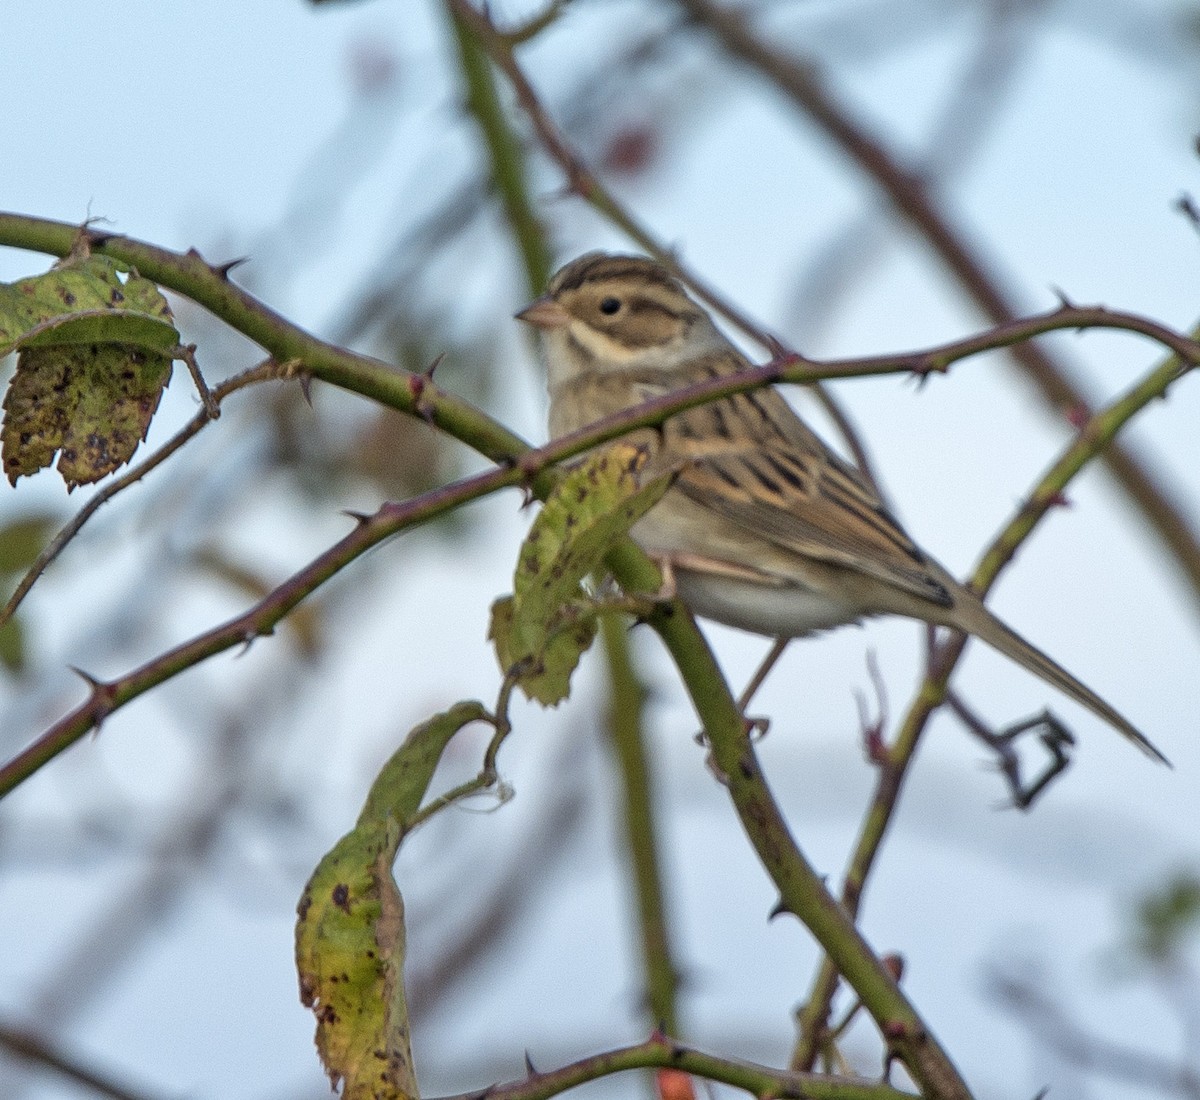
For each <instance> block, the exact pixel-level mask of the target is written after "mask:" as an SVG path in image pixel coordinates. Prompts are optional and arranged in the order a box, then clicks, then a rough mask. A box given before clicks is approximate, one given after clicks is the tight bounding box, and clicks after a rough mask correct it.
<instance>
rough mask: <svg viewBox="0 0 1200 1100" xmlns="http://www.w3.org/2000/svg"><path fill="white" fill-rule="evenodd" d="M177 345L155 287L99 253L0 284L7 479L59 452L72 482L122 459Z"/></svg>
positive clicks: (94, 476) (152, 406)
mask: <svg viewBox="0 0 1200 1100" xmlns="http://www.w3.org/2000/svg"><path fill="white" fill-rule="evenodd" d="M178 345H179V333H178V332H177V331H176V330H175V325H174V323H173V321H172V319H171V310H170V307H169V306H168V305H167V301H166V299H165V298H164V297H163V296H162V294H161V292H160V291H159V289H158V287H157V286H155V285H154V283H152V282H150V281H149V280H148V279H143V278H141V277H140V276H138V275H136V274H128V273H126V272H124V271H123V269H122V268H121V267H120V266H119V265H118V264H117V263H116V262H115V261H113V260H110V259H108V258H107V257H103V256H86V255H81V254H73V255H72V256H70V257H68V258H67V259H66V260H64V261H63V262H62V263H61V264H59V265H57V266H56V267H55V268H54V269H53V270H51V271H50V272H48V273H47V274H45V275H40V276H36V277H34V278H30V279H21V280H20V281H18V282H16V283H12V284H11V285H0V355H2V354H6V353H7V352H9V351H12V350H14V349H16V350H18V351H19V355H18V357H17V370H16V374H15V375H14V376H13V379H12V381H11V382H10V384H9V388H8V392H7V394H6V395H5V398H4V410H5V418H4V427H3V431H2V432H0V442H2V444H3V452H2V453H3V461H4V470H5V473H6V474H7V475H8V479H9V481H10V482H13V483H14V484H15V482H16V479H17V478H18V477H20V476H22V475H23V474H31V473H34V472H36V471H37V470H40V469H42V468H43V467H45V466H49V465H50V463H51V462H52V461H53V460H54V455H55V454H56V453H59V452H61V453H60V456H59V462H58V470H59V473H60V474H61V475H62V477H63V480H64V481H65V482H66V483H67V485H68V487H70V488H74V487H75V486H76V485H81V484H86V483H89V482H93V481H97V480H99V479H100V478H102V477H104V476H105V475H106V474H108V473H111V472H112V471H113V470H115V469H116V468H117V467H119V466H121V465H123V464H124V463H126V462H128V461H129V459H130V458H131V457H132V455H133V452H134V451H135V450H136V449H137V446H138V444H139V443H140V442H141V441H142V440H143V439H144V438H145V436H146V432H147V430H148V429H149V426H150V420H151V418H152V417H153V415H154V412H155V410H156V409H157V408H158V403H159V400H160V398H161V397H162V391H163V389H164V387H165V386H166V384H167V382H168V381H169V379H170V376H171V365H172V356H173V353H174V349H175V348H177V347H178Z"/></svg>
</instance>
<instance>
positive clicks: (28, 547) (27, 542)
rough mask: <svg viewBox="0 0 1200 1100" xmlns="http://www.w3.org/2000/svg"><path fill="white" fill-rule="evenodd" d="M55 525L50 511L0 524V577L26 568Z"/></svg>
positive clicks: (34, 559) (38, 552) (56, 519)
mask: <svg viewBox="0 0 1200 1100" xmlns="http://www.w3.org/2000/svg"><path fill="white" fill-rule="evenodd" d="M57 526H58V517H57V516H55V515H53V514H51V513H49V512H31V513H29V514H27V515H24V516H20V517H19V518H17V519H11V520H9V521H8V522H7V523H5V524H3V525H0V574H7V573H23V572H24V571H25V570H26V569H28V568H29V567H30V566H31V565H32V564H33V563H34V562H35V561H36V560H37V556H38V554H40V553H41V552H42V549H43V547H45V545H46V543H48V542H49V541H50V536H51V535H52V534H53V533H54V529H55V527H57Z"/></svg>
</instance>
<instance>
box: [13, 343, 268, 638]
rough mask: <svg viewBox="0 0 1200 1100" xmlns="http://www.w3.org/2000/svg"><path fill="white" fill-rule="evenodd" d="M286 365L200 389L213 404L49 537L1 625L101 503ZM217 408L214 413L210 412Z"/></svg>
mask: <svg viewBox="0 0 1200 1100" xmlns="http://www.w3.org/2000/svg"><path fill="white" fill-rule="evenodd" d="M288 369H289V365H288V364H282V365H281V364H279V363H276V362H275V361H274V360H273V359H268V360H267V361H266V362H265V363H260V364H258V366H256V367H251V368H250V369H249V370H247V371H244V372H243V373H241V374H239V375H236V376H234V377H233V378H230V379H227V380H226V381H225V382H222V383H221V385H219V386H218V387H217V388H216V390H214V391H211V392H210V391H208V390H207V388H206V389H205V390H204V391H203V392H204V393H205V394H207V395H208V402H211V405H212V407H211V408H210V406H209V404H208V403H207V402H206V403H205V404H204V405H203V407H202V408H201V409H200V411H199V412H198V413H196V415H195V416H193V417H192V419H191V420H189V421H188V422H187V424H185V425H184V426H183V427H182V428H181V429H180V430H179V431H178V432H177V433H176V434H175V435H174V436H172V437H171V438H170V439H169V440H168V441H167V442H166V443H164V444H163V445H162V446H161V447H160V448H159V449H158V450H157V451H155V452H154V454H152V455H150V456H149V457H148V458H147V459H145V460H144V461H142V462H140V463H138V465H137V466H133V467H131V468H130V469H129V470H128V471H126V472H125V473H124V474H122V475H121V476H120V477H119V478H116V479H114V480H113V481H110V482H109V483H108V484H107V485H105V486H104V488H103V489H100V490H99V491H98V492H96V493H95V494H94V495H93V496H92V498H91V499H90V500H89V501H88V502H87V503H86V504H85V505H84V506H83V507H82V508H81V509H80V510H79V511H78V512H76V513H75V515H74V516H72V517H71V519H70V520H69V521H68V522H67V523H66V525H65V526H63V527H62V529H61V530H60V531H59V532H58V534H56V535H55V536H54V538H52V539H51V540H50V541H49V542H48V543H47V544H46V546H45V548H44V549H43V550H42V552H41V553H40V554H38V556H37V559H36V560H35V561H34V563H33V564H32V565H31V566H30V567H29V569H28V570H27V571H26V573H25V575H24V576H23V577H22V578H21V581H20V583H19V584H18V585H17V587H16V590H15V591H14V592H13V594H12V595H11V596H10V597H9V599H8V603H6V604H5V605H4V609H3V610H0V626H2V625H3V624H4V623H6V622H8V620H9V619H10V618H12V616H13V613H14V612H15V611H16V610H17V608H18V607H20V606H21V602H22V601H23V600H24V599H25V597H26V596H27V595H29V590H30V589H31V588H32V587H33V586H34V584H35V583H36V581H37V579H38V577H40V576H41V575H42V574H43V573H44V572H45V571H46V569H47V568H48V567H49V566H50V564H51V563H52V562H53V561H54V559H55V558H57V557H58V556H59V554H61V553H62V552H63V550H65V549H66V547H67V544H68V543H69V542H70V541H71V540H72V539H73V538H74V537H75V536H76V535H77V534H79V532H80V530H81V529H82V528H83V525H84V524H85V523H87V521H88V520H89V519H91V517H92V516H93V515H94V514H95V513H96V512H97V510H98V509H99V508H100V506H101V505H102V504H106V503H108V501H110V500H112V498H113V497H115V496H116V495H117V494H118V493H120V492H123V491H124V490H125V489H128V488H129V487H130V486H131V485H134V484H136V483H137V482H139V481H141V480H142V478H144V477H145V476H146V475H147V474H148V473H150V471H151V470H153V469H155V468H156V467H157V466H160V465H161V464H162V463H163V462H165V461H166V460H167V459H168V458H170V457H171V455H173V454H174V453H175V452H176V451H178V450H179V449H180V448H181V447H182V446H183V445H184V444H185V443H187V442H188V440H190V439H192V438H193V437H194V436H196V435H198V434H199V432H200V431H201V430H202V429H203V428H204V427H205V426H206V425H207V424H208V423H209V422H210V421H212V420H213V419H215V416H217V415H220V404H221V402H222V401H223V400H224V399H225V398H226V397H228V396H229V395H230V394H231V393H234V392H236V391H237V390H240V389H244V388H245V387H246V386H250V385H253V384H254V383H256V382H264V381H266V380H267V379H270V378H285V377H287V374H288ZM214 408H215V409H216V410H217V412H216V413H215V414H214V412H213V411H212V410H213V409H214Z"/></svg>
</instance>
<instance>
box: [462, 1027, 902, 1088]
mask: <svg viewBox="0 0 1200 1100" xmlns="http://www.w3.org/2000/svg"><path fill="white" fill-rule="evenodd" d="M654 1068H660V1069H676V1070H681V1071H682V1072H684V1073H690V1074H693V1075H694V1076H696V1077H703V1078H704V1079H706V1080H708V1081H718V1082H720V1083H721V1084H723V1085H732V1086H733V1087H734V1088H739V1089H742V1090H743V1091H745V1092H749V1093H751V1094H752V1095H753V1096H755V1097H765V1096H787V1097H791V1098H793V1100H916V1098H915V1097H914V1096H913V1094H912V1093H909V1092H902V1091H901V1090H900V1089H895V1088H892V1087H891V1086H890V1085H886V1084H881V1083H877V1082H875V1081H866V1080H863V1079H862V1078H856V1077H833V1076H828V1075H826V1074H810V1073H790V1072H787V1071H784V1070H776V1069H771V1068H769V1067H768V1066H760V1065H757V1064H755V1063H754V1062H744V1061H741V1060H740V1059H732V1058H718V1057H717V1056H715V1055H712V1054H705V1053H704V1052H703V1051H699V1050H696V1049H694V1048H692V1047H687V1046H684V1045H682V1044H681V1043H676V1042H673V1041H672V1040H670V1039H667V1038H664V1037H663V1036H661V1035H655V1036H652V1037H651V1038H650V1039H648V1040H646V1042H644V1043H638V1044H637V1045H636V1046H629V1047H621V1048H619V1049H617V1050H610V1051H606V1052H605V1053H603V1054H594V1055H592V1056H591V1057H590V1058H583V1059H580V1060H579V1061H578V1062H572V1063H571V1064H570V1065H567V1066H563V1067H562V1068H561V1069H556V1070H549V1071H547V1072H546V1073H538V1072H537V1071H536V1070H534V1069H533V1068H532V1067H531V1068H530V1072H529V1076H528V1077H526V1078H525V1079H524V1080H523V1081H514V1082H512V1083H510V1084H502V1085H492V1086H490V1087H489V1088H488V1089H487V1090H486V1095H487V1097H488V1100H549V1098H550V1097H552V1096H557V1095H558V1094H559V1093H561V1092H566V1090H567V1089H570V1088H575V1087H576V1086H578V1085H582V1084H585V1083H586V1082H588V1081H596V1080H599V1079H600V1078H602V1077H608V1076H610V1075H611V1074H614V1073H622V1072H624V1071H625V1070H630V1069H654ZM479 1096H480V1093H479V1092H478V1091H476V1092H467V1093H461V1094H460V1095H458V1096H447V1097H442V1098H441V1100H479Z"/></svg>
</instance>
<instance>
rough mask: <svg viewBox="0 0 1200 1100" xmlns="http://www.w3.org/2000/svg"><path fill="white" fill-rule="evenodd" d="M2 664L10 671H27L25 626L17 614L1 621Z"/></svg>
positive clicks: (0, 660) (0, 649)
mask: <svg viewBox="0 0 1200 1100" xmlns="http://www.w3.org/2000/svg"><path fill="white" fill-rule="evenodd" d="M0 664H2V665H3V666H4V667H5V668H6V669H8V671H9V672H15V673H21V672H24V671H25V627H24V626H23V625H22V622H21V619H20V617H19V616H17V615H12V616H10V617H9V618H8V619H7V620H5V621H4V622H3V623H0Z"/></svg>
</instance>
